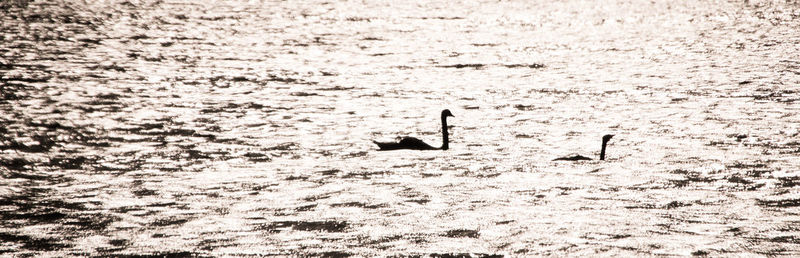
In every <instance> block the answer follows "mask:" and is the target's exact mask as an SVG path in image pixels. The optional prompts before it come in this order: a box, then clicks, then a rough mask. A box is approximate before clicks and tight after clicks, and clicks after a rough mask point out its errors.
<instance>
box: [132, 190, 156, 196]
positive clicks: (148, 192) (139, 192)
mask: <svg viewBox="0 0 800 258" xmlns="http://www.w3.org/2000/svg"><path fill="white" fill-rule="evenodd" d="M131 193H132V194H133V195H135V196H137V197H145V196H154V195H158V191H156V190H151V189H147V188H140V189H136V190H133V191H131Z"/></svg>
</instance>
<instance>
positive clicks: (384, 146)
mask: <svg viewBox="0 0 800 258" xmlns="http://www.w3.org/2000/svg"><path fill="white" fill-rule="evenodd" d="M448 116H453V114H452V113H450V110H448V109H445V110H442V147H441V148H436V147H433V146H430V145H428V144H427V143H425V142H423V141H422V140H420V139H417V138H414V137H408V136H406V137H403V139H401V140H400V141H399V142H377V141H372V142H374V143H375V144H377V145H378V148H380V150H402V149H409V150H447V149H448V148H449V140H448V135H449V134H448V133H447V117H448ZM453 117H454V116H453Z"/></svg>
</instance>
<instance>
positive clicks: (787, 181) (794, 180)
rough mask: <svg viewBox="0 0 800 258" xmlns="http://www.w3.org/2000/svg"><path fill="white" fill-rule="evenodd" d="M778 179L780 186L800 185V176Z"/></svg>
mask: <svg viewBox="0 0 800 258" xmlns="http://www.w3.org/2000/svg"><path fill="white" fill-rule="evenodd" d="M778 181H779V182H778V185H779V186H780V187H787V188H792V187H795V186H798V185H800V176H791V177H779V178H778Z"/></svg>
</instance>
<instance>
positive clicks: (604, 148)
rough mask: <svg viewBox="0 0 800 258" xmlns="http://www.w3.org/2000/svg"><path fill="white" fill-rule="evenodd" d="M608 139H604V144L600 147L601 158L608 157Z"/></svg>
mask: <svg viewBox="0 0 800 258" xmlns="http://www.w3.org/2000/svg"><path fill="white" fill-rule="evenodd" d="M607 143H608V141H603V146H602V147H600V160H605V159H606V144H607Z"/></svg>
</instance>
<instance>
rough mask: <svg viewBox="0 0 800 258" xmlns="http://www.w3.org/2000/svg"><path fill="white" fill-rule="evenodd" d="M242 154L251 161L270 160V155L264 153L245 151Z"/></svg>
mask: <svg viewBox="0 0 800 258" xmlns="http://www.w3.org/2000/svg"><path fill="white" fill-rule="evenodd" d="M243 156H244V157H246V158H247V160H249V161H251V162H268V161H271V160H272V158H271V157H269V156H267V154H264V153H256V152H248V153H245V154H244V155H243Z"/></svg>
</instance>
